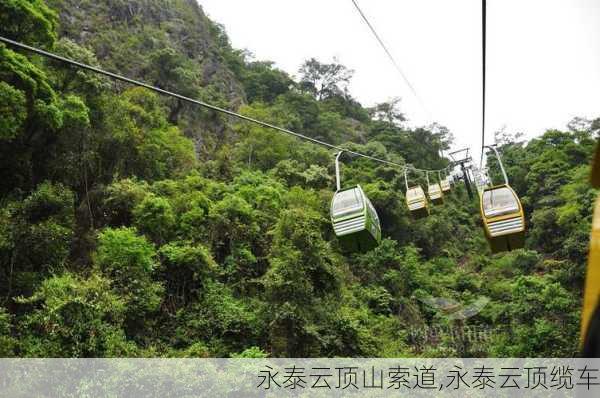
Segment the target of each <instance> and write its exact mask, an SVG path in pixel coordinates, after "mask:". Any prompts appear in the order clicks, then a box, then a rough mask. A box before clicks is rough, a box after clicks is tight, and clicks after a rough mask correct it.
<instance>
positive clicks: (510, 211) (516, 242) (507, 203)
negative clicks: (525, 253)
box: [480, 147, 525, 253]
mask: <svg viewBox="0 0 600 398" xmlns="http://www.w3.org/2000/svg"><path fill="white" fill-rule="evenodd" d="M486 148H491V149H492V150H493V151H494V152H495V154H496V158H497V159H498V163H499V164H500V169H501V171H502V176H503V177H504V184H500V185H496V186H491V187H490V186H485V187H483V189H482V192H481V193H480V211H481V218H482V220H483V225H484V228H485V234H486V237H487V239H488V242H489V244H490V247H491V249H492V253H498V252H501V251H510V250H514V249H519V248H522V247H523V245H524V243H525V214H524V213H523V206H522V205H521V201H520V200H519V197H518V196H517V194H516V193H515V191H514V190H513V189H512V188H511V187H510V185H509V184H508V176H507V175H506V171H505V170H504V165H503V164H502V159H501V158H500V154H499V153H498V151H497V150H496V148H494V147H486Z"/></svg>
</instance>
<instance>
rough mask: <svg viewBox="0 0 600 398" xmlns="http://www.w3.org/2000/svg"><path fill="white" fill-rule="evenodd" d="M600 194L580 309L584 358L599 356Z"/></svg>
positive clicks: (597, 172)
mask: <svg viewBox="0 0 600 398" xmlns="http://www.w3.org/2000/svg"><path fill="white" fill-rule="evenodd" d="M592 186H593V187H594V188H600V146H597V147H596V156H595V159H594V162H593V165H592ZM599 302H600V196H598V197H597V198H596V204H595V206H594V217H593V218H592V231H591V234H590V246H589V255H588V263H587V270H586V276H585V290H584V296H583V308H582V311H581V332H580V345H581V348H582V352H581V356H582V357H584V358H598V357H600V306H599V305H598V304H599Z"/></svg>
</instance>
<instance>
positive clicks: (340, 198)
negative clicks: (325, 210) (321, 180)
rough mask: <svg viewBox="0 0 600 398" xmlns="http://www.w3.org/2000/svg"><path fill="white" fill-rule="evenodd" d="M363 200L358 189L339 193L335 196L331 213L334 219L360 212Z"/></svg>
mask: <svg viewBox="0 0 600 398" xmlns="http://www.w3.org/2000/svg"><path fill="white" fill-rule="evenodd" d="M363 206H364V204H363V198H362V195H361V193H360V190H359V189H358V188H354V189H349V190H347V191H341V192H338V193H336V194H335V197H334V199H333V206H332V212H333V214H332V215H333V216H334V217H339V216H343V215H346V214H349V213H354V212H357V211H360V210H362V208H363Z"/></svg>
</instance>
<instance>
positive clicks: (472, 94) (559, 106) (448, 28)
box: [198, 0, 600, 159]
mask: <svg viewBox="0 0 600 398" xmlns="http://www.w3.org/2000/svg"><path fill="white" fill-rule="evenodd" d="M198 2H199V3H200V5H202V7H203V8H204V10H205V12H206V13H207V14H208V15H209V16H210V17H211V18H212V19H213V20H216V21H217V22H220V23H222V24H224V25H225V27H226V30H227V33H228V34H229V37H230V39H231V41H232V44H233V46H234V47H236V48H246V49H248V50H249V51H251V52H252V53H253V54H255V57H256V59H259V60H271V61H274V62H275V64H276V66H277V67H279V68H281V69H283V70H285V71H286V72H288V73H290V74H292V75H297V72H298V69H299V67H300V65H301V64H302V62H303V61H304V60H306V59H308V58H310V57H315V58H317V59H319V60H320V61H322V62H331V61H332V59H333V57H337V58H338V60H339V62H340V63H342V64H344V65H346V66H347V67H349V68H350V69H354V70H355V74H354V78H353V80H352V82H351V85H350V92H351V94H352V95H353V96H354V97H355V98H357V99H358V100H359V101H360V102H361V103H362V104H363V105H366V106H371V105H373V104H375V103H377V102H383V101H386V100H388V99H390V98H392V97H395V96H399V97H402V102H401V105H400V106H401V108H402V110H403V111H404V112H405V113H406V114H407V116H408V118H409V119H410V124H411V125H424V124H428V123H429V122H430V120H429V119H428V118H427V114H426V113H425V112H424V111H423V109H422V107H421V106H420V105H419V102H418V100H416V99H415V97H414V96H413V95H412V93H411V92H410V90H409V88H408V87H407V86H406V84H405V83H404V82H403V80H402V79H401V77H400V75H399V74H398V73H397V71H396V70H395V69H394V68H393V66H392V64H391V62H390V61H389V60H388V58H387V57H386V55H385V53H384V52H383V50H382V49H381V47H379V45H378V44H377V42H376V41H375V39H374V37H373V36H372V35H371V33H370V31H369V30H368V27H367V26H366V25H365V24H364V23H363V21H362V20H361V18H360V16H359V14H358V13H357V12H356V10H355V9H354V7H353V5H352V2H351V0H254V1H242V0H237V1H236V0H198ZM359 4H360V6H361V8H362V9H363V11H364V12H365V14H366V15H367V18H369V19H370V21H371V23H372V24H373V25H374V26H375V29H376V30H377V31H378V33H379V35H380V36H381V37H382V39H383V41H384V42H385V43H386V45H387V47H388V48H389V49H390V51H391V53H392V54H393V55H394V57H395V58H396V60H397V61H398V63H399V64H400V67H401V68H402V69H403V70H404V73H405V74H406V75H407V76H408V79H409V81H410V82H411V83H412V85H413V86H414V87H415V89H416V91H417V92H418V93H419V95H420V97H421V98H422V99H423V102H424V104H425V106H426V107H427V109H428V110H429V114H430V115H431V119H433V121H436V122H438V123H440V124H442V125H445V126H447V127H448V128H449V129H450V130H451V131H452V133H453V134H454V136H455V138H456V142H455V147H456V148H460V147H464V146H470V147H471V148H472V150H473V151H474V156H477V157H476V158H475V159H477V158H478V154H479V153H480V152H479V150H478V147H479V146H480V145H481V143H480V140H481V1H480V0H453V1H450V0H396V1H389V0H388V1H383V0H359ZM487 15H488V19H487V21H488V22H487V31H488V33H487V124H486V142H487V143H488V144H489V143H492V141H493V132H494V131H496V130H498V129H500V128H501V127H502V126H506V128H507V130H508V131H509V132H523V133H525V136H526V137H528V138H531V137H533V136H536V135H539V134H541V133H543V132H544V131H545V130H546V129H548V128H564V127H565V125H566V124H567V123H568V122H569V121H570V120H571V119H572V118H573V117H575V116H582V117H588V118H595V117H599V116H600V98H599V97H600V0H488V2H487Z"/></svg>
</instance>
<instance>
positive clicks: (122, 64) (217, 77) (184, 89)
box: [47, 0, 245, 154]
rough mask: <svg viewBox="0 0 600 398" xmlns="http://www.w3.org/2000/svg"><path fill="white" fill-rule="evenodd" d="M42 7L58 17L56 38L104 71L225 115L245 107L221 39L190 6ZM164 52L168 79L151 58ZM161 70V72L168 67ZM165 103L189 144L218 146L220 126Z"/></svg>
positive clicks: (56, 2) (125, 1)
mask: <svg viewBox="0 0 600 398" xmlns="http://www.w3.org/2000/svg"><path fill="white" fill-rule="evenodd" d="M47 3H48V4H49V5H50V6H51V7H52V8H54V9H55V10H57V11H58V13H59V15H60V31H59V34H60V36H61V37H62V36H66V37H68V38H69V39H71V40H73V41H75V42H76V43H78V44H79V45H82V46H84V47H87V48H89V49H90V50H92V51H93V52H94V53H95V54H96V57H97V58H98V61H99V62H100V64H101V65H102V66H103V67H104V68H106V69H108V70H111V71H115V72H118V73H121V74H124V75H126V76H129V77H132V78H135V79H140V80H142V81H145V82H148V83H151V84H155V85H158V86H159V87H161V88H165V89H168V90H173V91H177V92H180V93H182V94H184V95H189V96H193V97H196V98H201V99H203V100H205V101H209V102H217V103H218V104H219V105H221V106H228V107H230V108H231V109H235V108H237V107H239V106H240V105H241V104H243V103H244V102H245V94H244V90H243V87H242V85H241V84H240V83H239V81H238V79H237V77H236V76H235V74H234V72H233V71H232V70H231V69H230V67H229V66H228V64H227V61H226V54H227V51H230V48H229V43H228V41H227V38H226V36H225V34H224V32H223V31H222V28H221V27H219V26H218V25H216V24H215V23H213V22H212V21H210V20H209V19H208V17H207V16H206V15H205V14H204V12H203V10H202V8H201V7H200V6H199V5H198V4H197V3H196V1H195V0H107V1H85V2H84V1H80V0H47ZM165 49H167V50H169V51H170V52H169V54H171V57H172V60H171V62H173V73H163V74H158V75H157V73H156V69H157V67H156V65H155V64H153V59H154V58H153V57H154V54H157V53H158V52H160V51H164V50H165ZM178 67H181V68H183V69H184V70H185V71H186V72H184V73H181V71H180V70H179V69H177V68H178ZM165 68H166V69H167V72H168V68H169V66H168V64H167V66H166V67H165ZM180 76H185V77H186V79H187V80H184V79H179V77H180ZM165 103H166V104H167V106H169V107H170V108H171V111H172V112H171V115H172V116H173V120H172V121H173V122H176V123H177V124H178V125H179V126H180V128H181V129H182V130H183V131H184V133H185V134H186V135H188V136H190V137H191V138H193V139H194V141H195V142H196V143H206V142H207V141H215V140H216V141H220V140H222V139H223V138H224V133H223V131H224V130H225V131H227V128H226V123H225V122H224V121H223V119H222V118H215V117H214V115H210V114H209V112H206V111H200V110H199V109H198V108H197V107H193V106H183V107H181V106H178V104H177V103H176V101H172V100H168V99H167V100H165ZM207 132H208V133H209V134H208V135H207V134H205V133H207ZM198 135H202V137H199V136H198ZM225 135H226V134H225ZM213 144H214V142H213ZM201 146H202V145H200V147H198V148H197V150H198V153H199V154H201V152H202V150H203V148H202V147H201Z"/></svg>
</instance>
